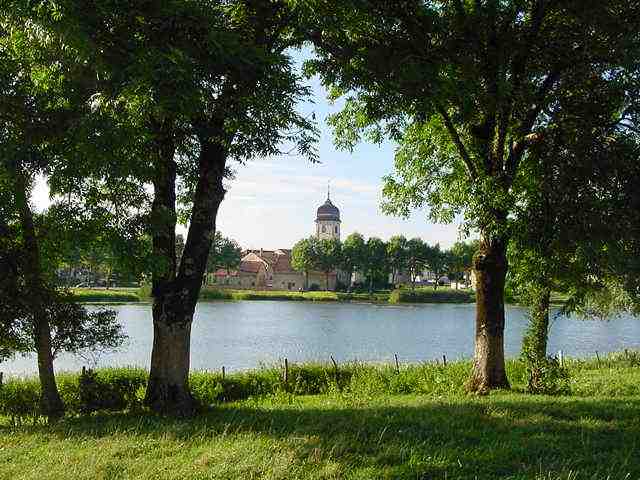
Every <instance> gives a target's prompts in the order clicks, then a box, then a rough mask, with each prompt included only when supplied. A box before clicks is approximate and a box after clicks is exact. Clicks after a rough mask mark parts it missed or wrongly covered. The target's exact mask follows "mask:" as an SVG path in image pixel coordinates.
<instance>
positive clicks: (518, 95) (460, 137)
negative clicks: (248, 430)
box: [307, 0, 640, 392]
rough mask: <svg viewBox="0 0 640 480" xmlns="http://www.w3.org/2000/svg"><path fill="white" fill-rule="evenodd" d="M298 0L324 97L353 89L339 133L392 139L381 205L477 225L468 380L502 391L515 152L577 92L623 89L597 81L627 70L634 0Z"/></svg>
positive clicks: (519, 172)
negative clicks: (302, 0)
mask: <svg viewBox="0 0 640 480" xmlns="http://www.w3.org/2000/svg"><path fill="white" fill-rule="evenodd" d="M308 6H309V15H308V18H307V21H308V23H309V27H308V30H309V37H310V38H311V39H312V41H313V43H314V45H315V47H316V52H317V56H318V58H317V59H315V60H313V61H312V62H311V63H310V65H309V67H308V68H309V71H310V72H312V73H319V74H320V75H321V76H322V78H323V80H324V81H325V83H326V84H328V85H330V87H331V92H332V96H333V97H334V98H335V97H339V96H342V95H349V96H348V98H347V99H346V103H345V107H344V109H343V110H342V112H341V113H339V114H337V115H335V116H334V117H333V118H332V121H331V122H332V125H333V127H334V130H335V134H336V141H337V143H338V144H339V145H340V146H342V147H345V148H352V147H353V146H354V145H355V144H356V143H357V142H358V141H359V140H360V139H361V138H362V137H363V135H364V137H365V138H367V139H369V140H372V141H380V140H381V139H382V138H383V137H384V136H388V137H390V138H391V139H393V140H395V141H397V142H399V144H400V147H399V150H398V151H397V154H396V173H395V175H393V176H390V177H388V178H387V179H386V182H385V188H384V195H385V197H386V205H385V209H386V211H387V212H390V213H395V214H401V215H406V214H408V213H409V211H410V210H411V209H412V208H414V207H422V206H429V207H430V209H429V215H430V217H431V218H432V219H433V220H436V221H447V222H450V221H452V219H453V218H454V215H455V214H458V213H461V214H463V215H464V218H465V219H466V221H467V226H468V227H473V228H476V229H477V230H478V231H479V233H480V248H479V251H478V254H477V255H476V257H475V260H474V269H475V272H476V276H477V302H476V336H475V354H474V368H473V372H472V375H471V378H470V379H469V382H468V388H469V389H470V390H473V391H480V392H483V391H487V390H490V389H492V388H499V387H508V386H509V382H508V379H507V376H506V372H505V364H504V323H505V317H504V285H505V278H506V273H507V265H508V264H507V245H508V242H509V239H510V235H511V219H512V215H513V213H514V211H515V210H516V207H517V203H516V200H515V199H516V198H517V196H518V193H517V190H518V188H519V186H520V185H519V181H520V179H521V178H522V177H523V176H526V175H527V172H526V171H525V169H523V168H522V164H523V159H526V157H527V156H528V155H529V153H530V151H531V149H532V148H533V147H535V146H536V145H539V144H540V143H542V142H544V141H545V139H546V138H547V137H548V136H549V134H550V133H551V132H553V130H554V129H555V128H556V127H557V126H558V125H559V122H560V119H561V116H562V113H563V112H568V111H569V110H570V109H571V100H572V99H575V98H576V96H580V95H581V93H580V92H585V91H593V90H595V91H601V92H604V95H605V96H609V97H610V98H612V97H615V96H617V95H619V94H620V90H619V89H618V88H606V87H607V86H611V85H614V84H617V83H619V82H621V81H624V79H625V78H626V79H628V78H629V77H628V75H627V72H635V71H637V68H638V65H639V62H638V61H637V59H636V58H634V57H633V55H635V44H637V42H638V38H637V35H636V33H635V31H636V27H635V24H636V20H635V19H636V18H637V16H638V13H639V9H640V6H639V5H638V4H637V2H633V1H631V0H616V1H613V2H608V3H607V7H606V8H603V5H602V4H601V3H599V2H591V3H589V2H582V1H578V0H567V1H562V2H552V1H538V0H536V1H533V0H530V1H504V2H497V1H484V2H483V1H477V2H462V1H452V2H420V1H408V2H388V3H382V2H361V1H359V0H354V1H349V2H341V3H340V4H339V5H336V4H335V2H330V1H328V0H317V1H313V2H308ZM363 32H366V34H363ZM613 72H616V73H615V74H614V73H613ZM623 72H624V73H623ZM618 73H620V75H618ZM602 87H605V88H602ZM629 115H630V112H626V111H624V110H623V111H621V112H618V114H617V115H616V117H617V118H619V117H624V116H629ZM585 120H586V122H587V123H588V122H589V121H596V120H597V116H594V117H588V118H587V119H585Z"/></svg>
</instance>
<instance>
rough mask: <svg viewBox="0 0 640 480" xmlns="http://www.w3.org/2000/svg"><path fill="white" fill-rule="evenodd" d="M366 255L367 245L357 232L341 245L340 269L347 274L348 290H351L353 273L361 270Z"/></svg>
mask: <svg viewBox="0 0 640 480" xmlns="http://www.w3.org/2000/svg"><path fill="white" fill-rule="evenodd" d="M366 255H367V245H366V242H365V240H364V237H363V236H362V235H360V234H359V233H358V232H354V233H352V234H351V235H349V236H348V237H347V238H346V239H345V241H344V243H343V244H342V256H341V258H342V261H341V262H340V266H341V268H342V269H343V270H344V271H345V272H346V273H347V275H348V277H347V278H348V279H349V285H348V289H349V291H350V290H351V277H352V276H353V273H354V272H356V271H358V270H362V269H363V266H364V264H365V257H366Z"/></svg>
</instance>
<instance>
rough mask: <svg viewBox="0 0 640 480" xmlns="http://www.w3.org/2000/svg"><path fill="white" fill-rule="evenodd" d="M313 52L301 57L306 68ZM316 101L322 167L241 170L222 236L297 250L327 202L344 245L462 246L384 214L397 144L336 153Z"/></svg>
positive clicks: (415, 219)
mask: <svg viewBox="0 0 640 480" xmlns="http://www.w3.org/2000/svg"><path fill="white" fill-rule="evenodd" d="M308 55H309V52H308V51H303V52H300V53H297V54H296V55H295V59H296V61H297V63H298V64H301V63H302V60H303V59H304V58H305V56H308ZM309 85H310V86H311V89H312V91H313V95H312V98H310V99H309V101H307V102H305V103H304V104H301V105H300V107H299V108H300V111H301V112H303V113H304V114H310V113H311V112H315V114H316V121H317V122H318V126H319V129H320V141H319V144H318V152H319V160H320V163H319V164H311V163H309V162H308V161H307V160H306V159H304V158H302V157H299V156H295V155H287V156H280V157H272V158H263V159H256V160H254V161H252V162H250V163H248V164H246V165H244V166H242V165H234V166H233V168H235V170H236V176H235V179H234V180H232V181H230V182H228V184H227V188H228V193H227V195H226V197H225V200H224V202H223V203H222V205H221V207H220V212H219V215H218V224H217V226H218V230H220V231H221V232H222V233H223V234H224V235H225V236H227V237H231V238H233V239H235V240H237V241H238V242H239V243H240V245H241V246H242V247H244V248H265V249H275V248H291V246H293V244H294V243H295V242H297V241H298V240H300V239H301V238H304V237H308V236H309V235H311V234H313V232H314V231H315V225H314V220H315V212H316V209H317V208H318V206H320V205H321V204H322V203H323V202H324V200H325V198H326V195H327V182H328V181H329V180H330V181H331V199H332V201H333V202H334V204H335V205H336V206H337V207H338V208H340V212H341V217H342V238H343V239H344V238H346V236H347V235H349V234H350V233H352V232H356V231H357V232H360V233H361V234H363V235H364V236H365V237H370V236H378V237H380V238H382V239H384V240H386V239H388V238H389V237H391V236H393V235H397V234H403V235H405V236H406V237H408V238H411V237H415V236H418V237H421V238H423V239H424V240H425V241H427V242H429V243H432V244H434V243H440V244H441V245H442V246H443V247H448V246H450V245H451V244H453V242H455V241H456V240H457V239H458V225H456V224H452V225H437V224H432V223H429V222H428V221H427V218H426V217H427V213H426V211H419V212H415V213H414V214H413V215H412V216H411V218H409V219H401V218H397V217H392V216H387V215H384V214H383V213H382V211H381V209H380V203H381V200H382V194H381V192H382V177H383V176H384V175H386V174H388V173H390V172H392V170H393V155H394V145H393V144H392V143H390V142H386V143H384V144H382V145H371V144H360V145H359V146H358V147H357V148H356V149H355V150H354V151H353V152H352V153H351V152H345V151H340V150H337V149H336V148H335V147H334V145H333V134H332V131H331V129H330V128H329V127H328V126H327V125H326V122H325V120H326V118H327V116H328V115H329V114H331V113H334V112H336V111H338V109H339V105H331V104H330V103H329V102H328V100H327V99H326V97H327V92H326V90H325V89H324V87H322V85H321V84H320V81H319V79H318V78H313V79H311V80H309ZM47 198H48V191H47V188H46V185H45V184H44V182H43V181H39V182H38V184H37V185H36V188H35V190H34V203H35V204H36V206H37V207H39V208H42V207H44V206H45V205H46V204H47V203H48V201H47Z"/></svg>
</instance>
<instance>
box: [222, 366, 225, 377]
mask: <svg viewBox="0 0 640 480" xmlns="http://www.w3.org/2000/svg"><path fill="white" fill-rule="evenodd" d="M224 375H225V371H224V365H222V379H223V380H224Z"/></svg>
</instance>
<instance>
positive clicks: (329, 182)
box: [327, 180, 331, 201]
mask: <svg viewBox="0 0 640 480" xmlns="http://www.w3.org/2000/svg"><path fill="white" fill-rule="evenodd" d="M327 200H329V201H331V180H327Z"/></svg>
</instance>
